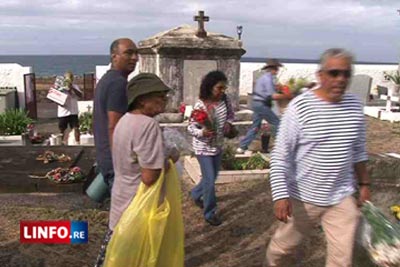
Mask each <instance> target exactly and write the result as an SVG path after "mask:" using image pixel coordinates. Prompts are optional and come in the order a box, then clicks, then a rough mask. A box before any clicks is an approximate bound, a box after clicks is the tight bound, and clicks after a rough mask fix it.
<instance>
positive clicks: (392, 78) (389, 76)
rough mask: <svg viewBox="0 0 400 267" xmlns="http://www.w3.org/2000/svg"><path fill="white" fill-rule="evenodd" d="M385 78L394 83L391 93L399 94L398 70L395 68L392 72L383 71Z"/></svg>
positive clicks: (399, 78)
mask: <svg viewBox="0 0 400 267" xmlns="http://www.w3.org/2000/svg"><path fill="white" fill-rule="evenodd" d="M383 75H384V77H385V80H388V81H391V82H392V83H394V88H393V91H392V95H396V96H397V95H399V93H400V72H399V71H398V70H397V71H396V72H394V73H393V74H389V73H387V72H383Z"/></svg>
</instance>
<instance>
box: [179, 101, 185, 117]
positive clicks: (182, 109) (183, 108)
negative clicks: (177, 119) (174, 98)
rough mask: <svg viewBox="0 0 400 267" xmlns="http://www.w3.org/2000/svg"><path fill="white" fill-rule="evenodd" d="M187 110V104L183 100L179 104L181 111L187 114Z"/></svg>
mask: <svg viewBox="0 0 400 267" xmlns="http://www.w3.org/2000/svg"><path fill="white" fill-rule="evenodd" d="M185 110H186V104H185V103H183V102H182V103H181V104H180V105H179V112H180V113H182V114H185Z"/></svg>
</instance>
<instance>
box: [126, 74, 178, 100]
mask: <svg viewBox="0 0 400 267" xmlns="http://www.w3.org/2000/svg"><path fill="white" fill-rule="evenodd" d="M170 90H171V88H169V87H168V86H167V85H166V84H165V83H164V82H163V81H162V80H161V79H160V78H159V77H158V76H157V75H155V74H154V73H145V72H143V73H140V74H138V75H136V76H135V77H133V78H132V79H131V80H130V81H129V82H128V106H130V105H131V104H132V103H133V102H134V101H135V100H136V99H137V98H138V97H139V96H141V95H147V94H150V93H155V92H168V91H170Z"/></svg>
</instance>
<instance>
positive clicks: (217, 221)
mask: <svg viewBox="0 0 400 267" xmlns="http://www.w3.org/2000/svg"><path fill="white" fill-rule="evenodd" d="M206 222H208V223H209V224H210V225H212V226H218V225H220V224H221V223H222V221H221V219H220V218H218V216H217V215H214V216H213V217H211V218H210V219H206Z"/></svg>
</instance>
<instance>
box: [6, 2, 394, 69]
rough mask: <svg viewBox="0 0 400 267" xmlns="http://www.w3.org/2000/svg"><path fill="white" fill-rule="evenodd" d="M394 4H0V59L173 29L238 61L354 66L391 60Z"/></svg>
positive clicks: (80, 49) (88, 48) (94, 50)
mask: <svg viewBox="0 0 400 267" xmlns="http://www.w3.org/2000/svg"><path fill="white" fill-rule="evenodd" d="M397 9H400V1H399V0H359V1H355V0H240V1H239V0H220V1H216V0H201V1H193V0H162V1H161V0H111V1H110V0H69V1H67V0H1V1H0V36H1V38H0V55H30V54H33V55H49V54H50V55H52V54H74V55H76V54H79V55H87V54H107V53H108V49H109V45H110V43H111V42H112V40H114V39H116V38H119V37H129V38H131V39H133V40H134V41H135V42H139V41H140V40H144V39H147V38H149V37H151V36H153V35H155V34H157V33H159V32H163V31H166V30H169V29H172V28H174V27H177V26H179V25H183V24H189V25H193V26H196V25H197V22H195V21H193V16H194V15H196V13H197V11H198V10H204V11H205V13H206V15H207V16H209V17H210V22H207V23H206V30H207V31H210V32H216V33H221V34H225V35H228V36H231V37H237V33H236V27H237V26H238V25H242V26H243V34H242V41H243V48H244V49H245V50H246V54H245V55H244V56H245V57H263V58H268V57H277V58H292V59H317V58H318V57H319V55H320V54H321V53H322V52H323V51H324V50H325V49H327V48H331V47H343V48H346V49H348V50H350V51H351V52H352V53H353V54H354V55H355V56H356V60H357V61H373V62H399V59H400V34H399V33H400V15H399V13H398V11H397Z"/></svg>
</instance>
